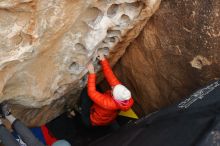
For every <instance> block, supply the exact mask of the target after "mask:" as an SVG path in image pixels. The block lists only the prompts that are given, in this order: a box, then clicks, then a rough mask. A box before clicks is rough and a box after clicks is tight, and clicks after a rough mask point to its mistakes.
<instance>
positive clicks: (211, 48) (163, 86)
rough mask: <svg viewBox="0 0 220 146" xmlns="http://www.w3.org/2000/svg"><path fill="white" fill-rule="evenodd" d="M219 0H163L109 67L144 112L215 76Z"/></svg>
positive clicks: (219, 52)
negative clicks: (118, 58)
mask: <svg viewBox="0 0 220 146" xmlns="http://www.w3.org/2000/svg"><path fill="white" fill-rule="evenodd" d="M219 48H220V3H219V0H209V1H201V0H184V1H179V0H164V1H162V2H161V5H160V9H159V10H158V11H157V12H156V13H155V14H154V16H153V17H152V18H151V19H150V20H149V21H148V22H147V24H146V26H145V28H144V29H143V31H142V33H141V34H140V35H139V36H138V38H136V39H135V41H133V42H132V44H131V45H130V46H129V47H128V49H127V51H126V53H125V55H124V56H123V57H122V59H121V60H120V61H119V63H118V64H117V66H116V68H115V71H116V72H117V74H118V76H119V78H120V79H121V80H122V82H124V83H125V84H126V85H127V86H128V87H129V88H130V89H131V90H132V93H133V96H134V97H135V101H136V102H137V104H136V105H135V107H136V109H137V110H138V111H139V112H140V113H143V114H147V113H150V112H152V111H156V110H159V109H161V108H162V107H165V106H167V105H169V104H172V103H174V102H175V101H177V100H180V98H184V96H186V95H189V94H190V93H191V92H192V91H193V90H195V89H197V88H199V87H201V86H203V85H205V84H207V83H208V82H209V81H211V80H215V79H219V77H220V57H219V56H220V49H219Z"/></svg>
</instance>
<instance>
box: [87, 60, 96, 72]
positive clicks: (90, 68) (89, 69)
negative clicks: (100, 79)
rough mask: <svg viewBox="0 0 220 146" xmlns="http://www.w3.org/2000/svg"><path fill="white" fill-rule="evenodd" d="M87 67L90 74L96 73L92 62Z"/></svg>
mask: <svg viewBox="0 0 220 146" xmlns="http://www.w3.org/2000/svg"><path fill="white" fill-rule="evenodd" d="M87 69H88V71H89V73H90V74H93V73H95V69H94V66H93V64H92V63H89V65H88V66H87Z"/></svg>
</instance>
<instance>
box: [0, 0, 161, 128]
mask: <svg viewBox="0 0 220 146" xmlns="http://www.w3.org/2000/svg"><path fill="white" fill-rule="evenodd" d="M159 4H160V0H145V1H137V0H123V1H122V0H114V1H111V0H2V1H0V18H1V19H0V37H1V41H0V81H1V82H0V100H1V101H6V100H7V101H9V102H10V103H12V104H13V105H14V106H13V112H14V113H15V114H16V116H17V117H19V118H20V119H22V120H23V121H24V122H26V123H27V124H29V125H40V124H42V123H45V122H47V121H48V120H51V119H53V118H54V117H56V116H57V115H59V114H60V113H62V111H63V109H64V106H66V105H73V104H74V103H75V100H76V99H77V97H78V95H79V92H80V90H81V88H82V87H83V86H85V84H86V76H85V75H86V73H87V70H86V68H85V67H86V65H87V64H88V62H89V61H91V60H93V61H94V62H97V60H95V58H96V52H97V51H98V50H101V51H103V52H104V53H105V54H110V57H109V59H110V60H111V64H112V65H114V64H115V63H116V62H117V60H118V59H119V58H120V57H121V56H122V54H123V53H124V52H125V49H126V47H127V46H128V45H129V43H130V42H131V41H132V40H133V39H134V38H135V37H136V36H137V35H138V34H139V32H140V31H141V29H142V28H143V26H144V25H145V24H146V22H147V20H148V18H150V17H151V16H152V15H153V14H154V12H155V11H156V10H157V9H158V7H159ZM98 69H99V66H98V65H97V66H96V70H98ZM64 95H65V97H63V96H64Z"/></svg>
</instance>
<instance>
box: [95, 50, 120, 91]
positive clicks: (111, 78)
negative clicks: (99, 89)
mask: <svg viewBox="0 0 220 146" xmlns="http://www.w3.org/2000/svg"><path fill="white" fill-rule="evenodd" d="M98 59H99V60H100V62H101V65H102V70H103V73H104V76H105V78H106V80H107V81H108V83H109V84H110V86H111V87H114V86H116V85H118V84H120V82H119V81H118V79H117V78H116V76H115V74H114V73H113V71H112V69H111V66H110V65H109V63H108V60H107V59H106V58H105V57H104V55H103V53H101V52H98Z"/></svg>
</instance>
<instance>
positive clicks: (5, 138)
mask: <svg viewBox="0 0 220 146" xmlns="http://www.w3.org/2000/svg"><path fill="white" fill-rule="evenodd" d="M0 140H1V142H2V143H3V145H4V146H19V143H18V142H17V141H16V139H15V138H14V136H13V135H12V134H11V133H10V132H9V130H8V129H6V128H5V126H4V125H3V124H2V121H1V120H0Z"/></svg>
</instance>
